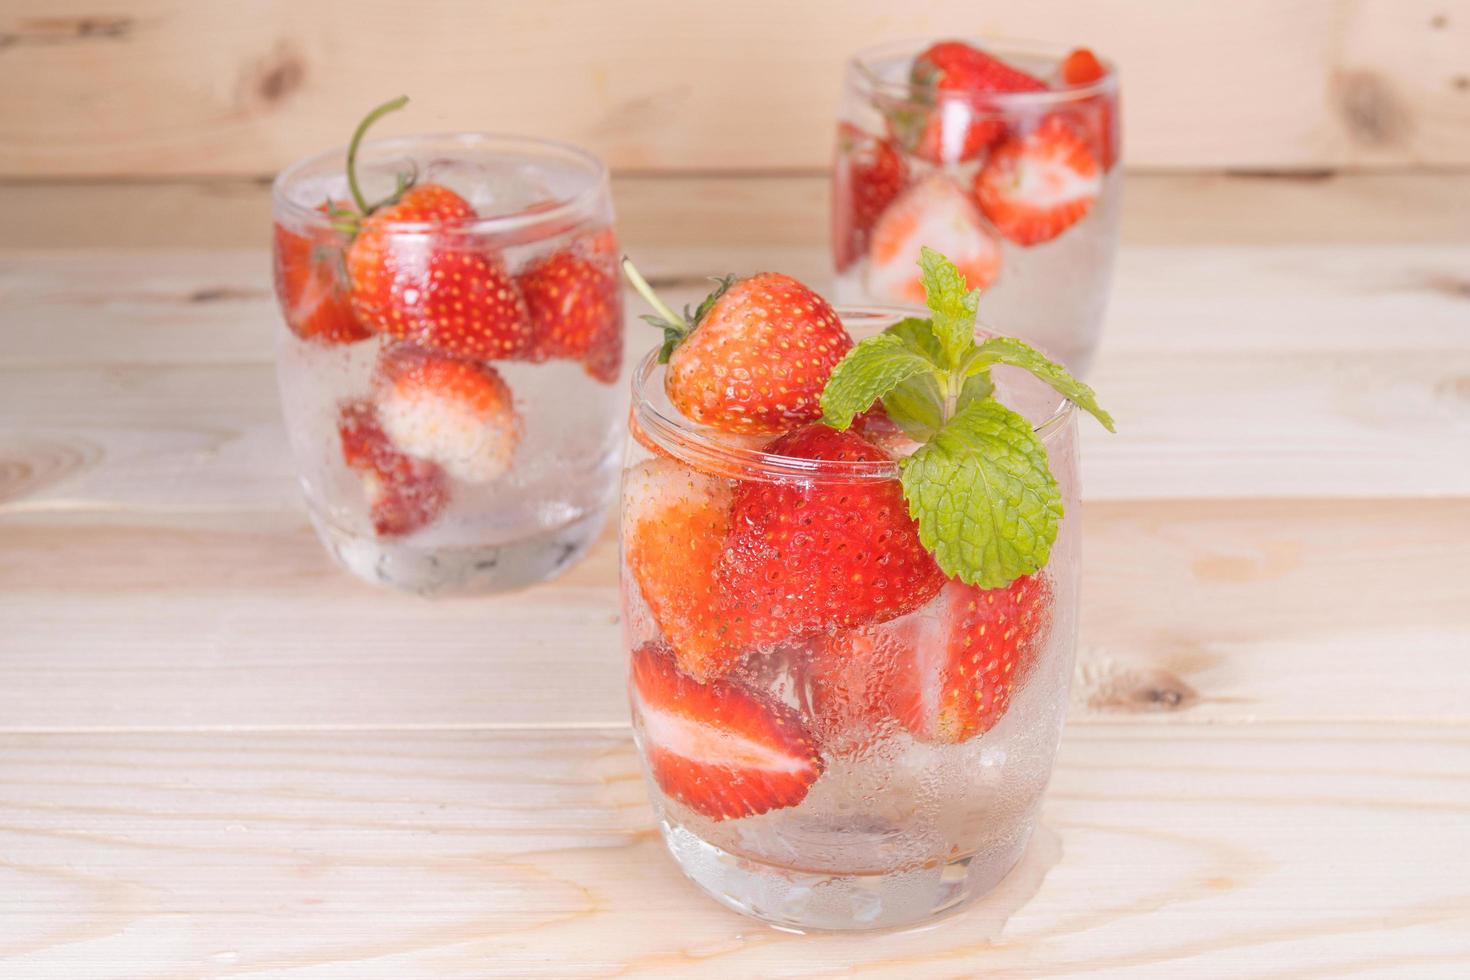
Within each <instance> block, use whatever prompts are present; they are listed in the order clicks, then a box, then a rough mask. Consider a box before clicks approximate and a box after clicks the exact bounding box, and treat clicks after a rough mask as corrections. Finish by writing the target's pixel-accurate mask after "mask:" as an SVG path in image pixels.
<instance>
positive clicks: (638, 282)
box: [623, 255, 684, 324]
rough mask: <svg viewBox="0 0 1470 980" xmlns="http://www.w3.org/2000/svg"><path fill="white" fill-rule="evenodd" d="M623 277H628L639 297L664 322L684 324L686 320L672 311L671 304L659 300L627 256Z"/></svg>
mask: <svg viewBox="0 0 1470 980" xmlns="http://www.w3.org/2000/svg"><path fill="white" fill-rule="evenodd" d="M623 275H625V276H627V277H628V282H630V283H632V284H633V288H634V289H636V290H637V291H638V295H639V296H642V297H643V301H644V302H646V303H647V304H648V305H649V306H651V307H653V309H654V312H655V313H657V314H658V315H659V316H660V317H662V318H663V319H664V321H666V322H667V323H671V324H674V323H683V322H684V318H683V317H681V316H680V315H679V314H677V313H675V312H674V311H673V310H672V309H670V308H669V304H667V303H665V302H664V301H663V300H661V299H659V298H658V293H655V292H654V291H653V287H652V286H650V285H649V284H648V280H647V279H644V278H643V275H642V273H640V272H639V271H638V268H637V267H636V266H635V265H633V260H632V259H630V258H628V257H627V256H626V255H625V256H623Z"/></svg>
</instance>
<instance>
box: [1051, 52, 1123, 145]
mask: <svg viewBox="0 0 1470 980" xmlns="http://www.w3.org/2000/svg"><path fill="white" fill-rule="evenodd" d="M1058 74H1059V76H1060V82H1061V84H1062V85H1091V84H1093V83H1094V82H1099V81H1102V80H1103V79H1104V78H1106V77H1107V75H1108V69H1107V67H1106V66H1105V65H1103V63H1102V62H1101V61H1099V60H1098V58H1097V55H1095V54H1093V53H1092V52H1091V51H1089V50H1087V49H1086V48H1078V49H1077V50H1075V51H1073V52H1072V53H1071V54H1069V55H1067V57H1066V58H1065V59H1064V60H1063V61H1062V65H1061V68H1060V70H1059V71H1058ZM1077 108H1078V110H1079V112H1080V114H1081V116H1082V120H1083V123H1084V125H1085V126H1086V127H1087V130H1088V132H1089V133H1090V134H1091V135H1092V136H1093V141H1094V144H1095V145H1096V147H1097V149H1098V157H1099V158H1100V159H1101V161H1102V167H1103V169H1104V170H1111V169H1113V164H1114V163H1115V162H1117V159H1118V149H1117V147H1118V131H1117V126H1118V124H1117V113H1118V97H1117V95H1116V94H1112V93H1109V94H1100V95H1097V96H1095V97H1093V98H1090V99H1088V100H1086V102H1085V103H1083V104H1081V105H1079V106H1078V107H1077Z"/></svg>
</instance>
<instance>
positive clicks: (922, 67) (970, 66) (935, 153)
mask: <svg viewBox="0 0 1470 980" xmlns="http://www.w3.org/2000/svg"><path fill="white" fill-rule="evenodd" d="M909 81H910V83H911V84H912V85H913V87H914V90H915V93H916V95H917V97H918V98H919V99H920V100H921V101H924V102H929V103H932V108H930V109H928V110H927V111H926V112H924V113H923V115H922V117H921V119H922V127H921V128H920V130H919V133H918V136H917V138H916V139H915V140H914V141H913V147H914V153H915V154H916V155H917V156H919V157H920V158H921V159H924V160H927V161H928V162H930V163H934V164H939V165H944V164H953V163H964V162H966V161H969V160H973V159H975V158H976V157H978V156H980V154H981V153H983V152H984V151H985V148H986V147H988V146H990V145H991V144H993V143H994V142H995V141H996V140H998V139H1000V138H1001V137H1002V136H1004V135H1005V132H1006V123H1005V119H1004V118H1003V116H1002V115H1001V111H1000V109H999V107H998V105H997V103H996V100H995V99H993V98H985V96H986V95H987V94H992V95H993V94H1000V93H1006V92H1041V91H1045V89H1046V83H1045V82H1043V81H1041V80H1040V79H1039V78H1035V77H1033V76H1032V75H1029V74H1027V73H1026V72H1024V71H1021V70H1020V69H1019V68H1014V67H1012V66H1011V65H1008V64H1006V63H1005V62H1004V61H1001V60H1000V59H999V58H994V57H992V56H990V55H988V54H986V53H985V52H984V51H981V50H979V49H978V48H975V47H972V46H971V45H968V44H966V43H964V42H963V41H940V42H939V43H938V44H935V45H932V46H931V47H929V48H928V49H927V50H925V51H924V52H922V53H921V54H920V55H919V56H918V57H917V58H915V59H914V63H913V66H912V67H911V68H910V70H909ZM909 115H911V110H910V111H900V112H899V113H898V114H897V116H898V118H897V120H896V122H897V125H898V126H899V128H903V127H904V126H909V127H912V121H911V120H910V119H908V118H907V116H909Z"/></svg>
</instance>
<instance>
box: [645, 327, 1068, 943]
mask: <svg viewBox="0 0 1470 980" xmlns="http://www.w3.org/2000/svg"><path fill="white" fill-rule="evenodd" d="M839 314H840V315H841V316H842V318H843V322H844V325H845V326H846V327H847V329H848V331H849V332H850V333H851V334H852V336H853V338H854V340H861V339H862V338H863V337H866V336H870V335H872V334H874V333H876V332H878V331H881V330H882V329H883V328H885V327H887V326H889V325H890V324H892V323H893V322H895V320H897V319H899V318H900V317H902V316H903V315H905V314H903V313H901V312H899V311H896V310H893V309H874V308H868V309H853V308H847V309H840V310H839ZM663 374H664V369H663V367H662V366H661V365H659V364H658V363H657V361H656V357H655V356H654V355H653V354H650V355H649V356H648V357H646V358H644V360H643V362H642V363H641V364H640V365H639V366H638V367H637V368H636V369H635V371H634V375H633V382H632V389H633V403H632V412H631V420H630V422H631V424H630V428H631V431H632V435H633V438H632V439H630V440H629V442H628V454H627V459H626V468H625V470H624V474H623V520H622V572H621V581H622V590H623V608H624V627H625V639H626V644H627V648H628V651H629V658H630V672H629V696H630V701H631V709H632V715H633V731H634V736H635V739H636V741H637V744H638V748H639V752H640V755H641V758H642V761H643V763H644V770H645V774H646V775H647V777H648V786H649V794H650V797H651V798H652V801H653V808H654V812H655V814H656V815H657V818H658V820H659V825H660V827H661V829H662V832H663V835H664V840H665V842H666V843H667V845H668V848H669V850H670V851H671V852H672V854H673V856H674V859H675V861H677V862H678V864H679V866H680V868H681V869H682V870H683V871H684V873H685V874H686V875H688V876H689V877H690V878H691V879H693V880H694V882H695V883H696V884H698V885H699V886H700V887H701V888H702V889H704V890H705V891H706V892H708V893H709V894H710V895H712V896H713V897H714V898H716V899H717V900H719V901H720V902H722V903H724V904H725V905H727V906H729V907H731V908H733V909H736V910H738V911H741V912H745V913H748V914H750V915H753V916H756V917H758V918H761V919H764V920H765V921H767V922H769V923H772V924H774V925H776V926H780V927H783V928H788V929H794V930H805V929H867V928H879V927H891V926H900V925H906V924H912V923H917V922H921V921H924V920H926V919H929V918H931V917H934V916H936V915H939V914H941V913H943V912H945V911H947V910H951V909H955V908H957V907H959V906H960V905H962V904H963V903H965V902H966V901H968V900H970V899H972V898H975V897H976V896H979V895H982V894H984V893H985V892H987V891H989V890H990V889H991V888H993V887H994V886H995V885H996V884H997V883H999V882H1000V881H1001V879H1002V878H1004V877H1005V875H1006V874H1007V873H1008V872H1009V871H1010V870H1011V869H1012V868H1013V867H1014V866H1015V865H1016V863H1017V862H1018V861H1019V860H1020V858H1021V855H1022V852H1023V851H1024V850H1025V848H1026V844H1027V841H1028V839H1029V838H1030V836H1031V832H1032V829H1033V827H1034V825H1035V821H1036V817H1037V812H1038V809H1039V807H1040V804H1041V799H1042V794H1043V791H1044V790H1045V788H1046V785H1047V781H1048V779H1049V778H1050V774H1051V769H1052V762H1053V757H1054V755H1055V752H1056V748H1057V744H1058V740H1059V738H1060V733H1061V727H1062V722H1063V717H1064V715H1065V712H1066V706H1067V691H1068V685H1069V682H1070V679H1071V676H1072V667H1073V657H1074V652H1075V649H1074V648H1075V643H1076V630H1077V576H1078V551H1077V549H1078V542H1077V534H1078V525H1077V499H1078V484H1077V434H1076V423H1075V419H1074V411H1073V408H1072V405H1071V403H1070V402H1065V401H1059V399H1058V397H1057V395H1056V393H1055V392H1054V391H1052V390H1051V389H1050V388H1048V387H1047V386H1046V385H1045V384H1043V383H1042V382H1040V381H1038V380H1037V379H1036V378H1035V377H1033V376H1032V375H1030V374H1027V373H1024V372H1020V371H1016V370H1014V369H1011V368H1006V367H999V366H997V367H996V368H994V377H995V381H996V384H997V388H998V391H999V397H1000V398H1001V400H1002V401H1004V402H1005V403H1006V404H1008V405H1010V406H1011V407H1013V408H1015V409H1016V410H1017V411H1019V412H1021V413H1022V414H1023V415H1025V416H1026V417H1028V418H1030V419H1032V420H1033V421H1034V423H1035V426H1036V430H1037V432H1038V433H1039V434H1040V435H1041V437H1042V440H1043V442H1044V444H1045V447H1046V451H1047V454H1048V457H1049V462H1050V466H1051V470H1052V472H1053V473H1054V474H1055V476H1056V479H1057V481H1058V483H1059V486H1060V489H1061V492H1062V495H1063V501H1064V507H1065V516H1064V518H1063V520H1062V522H1061V525H1060V529H1059V532H1058V536H1057V539H1056V542H1055V544H1054V546H1053V549H1052V551H1051V555H1050V559H1049V562H1048V564H1047V566H1046V567H1045V568H1043V569H1041V570H1040V571H1038V572H1036V573H1034V574H1033V575H1031V576H1028V577H1025V578H1023V579H1021V580H1017V582H1016V583H1014V584H1013V585H1012V586H1011V587H1010V588H1009V589H998V590H992V591H991V592H984V591H982V590H978V589H972V588H971V587H969V586H964V585H963V584H962V583H958V582H956V581H950V582H947V583H946V584H945V585H944V586H943V588H941V589H940V591H939V592H938V594H937V595H936V596H935V597H934V598H933V599H932V600H930V601H928V602H927V603H926V604H924V605H923V606H922V607H921V608H919V609H918V610H917V611H914V612H910V613H907V614H906V615H903V616H899V617H897V618H893V619H889V620H888V621H886V622H868V623H864V624H861V625H857V626H853V627H851V628H848V629H829V630H824V631H819V632H815V633H802V634H797V635H790V636H784V637H780V638H778V639H775V640H772V641H768V642H763V643H762V644H759V645H756V646H753V647H751V648H745V649H741V650H740V651H739V659H738V661H736V662H735V664H734V666H733V667H726V668H722V670H724V672H723V673H720V674H719V675H718V676H707V677H704V678H702V679H700V678H697V677H696V676H693V674H696V673H699V672H701V671H702V670H703V669H704V668H705V667H706V666H707V665H708V664H710V663H712V662H713V661H711V660H704V661H701V660H700V659H699V658H693V659H692V660H691V661H689V663H692V664H693V665H694V666H695V667H696V668H699V669H697V670H694V671H692V672H690V671H688V670H686V669H683V668H684V667H685V666H687V665H686V662H685V661H684V660H682V659H679V660H676V658H675V657H673V656H672V655H671V654H672V648H673V647H674V646H675V645H682V646H684V647H687V648H698V647H700V646H701V645H703V646H704V647H705V649H710V648H711V647H713V646H718V645H719V643H720V642H721V639H722V637H721V636H717V635H715V634H718V633H720V632H721V631H722V630H723V629H724V625H723V621H722V620H721V619H720V618H719V617H715V618H713V619H705V620H700V619H699V618H698V617H697V616H684V617H683V618H682V623H681V624H679V629H678V630H677V631H676V629H675V628H673V627H674V625H675V623H676V622H677V618H676V617H671V616H669V615H666V614H661V613H660V612H656V611H655V607H656V606H657V607H658V608H659V609H661V610H664V612H665V613H667V610H668V609H669V600H670V597H669V596H667V595H660V596H651V595H648V594H645V591H644V587H643V586H642V585H641V584H640V581H641V580H640V578H639V573H638V571H635V569H634V562H635V561H639V562H644V561H647V560H648V559H647V558H646V557H645V556H644V555H643V554H642V553H640V549H643V550H644V551H651V552H656V551H657V549H659V548H660V547H661V546H666V547H667V548H672V549H677V550H678V551H679V554H678V559H677V560H678V562H679V566H678V576H679V578H678V580H677V587H678V588H681V589H683V590H684V591H683V594H682V595H681V596H675V597H673V598H674V599H675V600H677V601H679V602H682V603H683V606H682V609H683V610H684V611H685V612H688V611H689V610H691V609H694V610H707V609H712V608H717V607H719V605H720V603H721V602H722V601H723V599H724V597H723V596H721V595H720V594H719V593H720V591H721V589H722V588H723V585H722V580H721V578H720V572H719V571H718V570H719V569H721V568H723V567H724V566H723V565H722V564H721V563H722V562H725V561H727V560H729V559H730V558H731V557H732V554H733V550H734V546H733V545H731V543H730V542H731V540H732V538H731V537H730V536H729V532H728V531H726V532H725V533H726V536H725V537H724V538H720V537H719V536H718V535H719V529H722V528H735V527H737V526H738V523H739V520H740V516H739V514H740V511H739V507H740V504H739V501H740V500H741V499H742V497H741V495H742V494H745V493H749V492H751V490H752V488H755V487H760V488H765V487H784V488H798V489H800V490H803V491H810V492H812V493H817V494H824V495H826V496H825V498H824V500H825V501H826V502H827V503H830V502H832V501H833V500H838V499H840V498H842V497H843V496H844V495H854V494H856V495H862V494H868V493H869V492H870V491H874V492H877V493H879V494H890V499H891V494H894V493H897V492H898V490H897V486H896V481H897V478H898V465H897V463H896V462H894V461H887V460H860V461H836V462H831V461H820V462H819V461H813V460H809V459H797V458H793V457H782V456H775V455H771V454H769V453H766V452H764V451H763V448H762V447H763V446H764V445H765V444H766V443H767V442H768V441H769V440H768V439H762V438H760V437H736V436H730V435H726V434H721V433H718V432H715V431H713V430H709V429H703V428H700V427H699V426H696V425H694V424H693V423H691V422H690V421H689V420H688V419H686V418H684V417H683V416H682V415H680V413H679V412H678V411H677V410H675V409H674V408H673V407H672V406H671V405H670V404H669V402H668V401H667V399H666V397H665V395H664V387H663ZM865 435H867V436H868V438H869V439H870V441H873V442H874V443H876V444H878V445H880V446H882V447H883V448H884V449H885V451H886V452H888V453H890V454H892V455H893V456H894V457H895V459H896V458H897V457H899V456H901V455H902V454H903V453H904V452H905V451H906V449H911V448H912V446H911V445H910V444H906V443H905V442H904V439H903V437H902V435H901V434H900V433H898V432H896V431H895V430H892V429H885V428H883V427H881V426H875V427H871V428H868V429H867V430H866V432H865ZM880 488H884V489H880ZM650 494H654V495H657V496H658V497H660V498H661V499H656V500H653V501H650V500H649V499H648V497H649V495H650ZM747 499H748V498H747ZM807 499H808V500H809V501H814V500H815V499H816V498H807ZM900 506H901V503H900ZM650 508H654V512H655V513H657V514H658V515H659V516H658V520H657V521H654V522H649V521H648V520H647V515H648V513H649V512H650ZM658 508H662V509H658ZM820 510H821V508H820V507H809V508H807V513H809V514H810V513H813V512H819V511H820ZM860 513H863V511H860ZM866 513H875V512H874V511H866ZM904 519H907V513H906V512H905V513H904ZM794 520H795V521H797V522H798V523H799V522H800V520H801V518H800V516H799V513H798V514H797V516H796V517H795V518H794ZM859 523H860V524H861V523H862V521H861V518H860V519H859ZM712 527H713V528H715V529H716V535H715V536H714V537H713V538H705V537H704V535H706V534H707V533H708V532H709V530H710V529H711V528H712ZM644 529H651V530H648V531H645V530H644ZM828 530H829V529H828V528H826V527H824V526H823V525H822V522H821V520H820V519H817V520H815V521H812V520H811V519H808V521H807V524H806V525H805V526H803V527H802V528H801V530H800V531H799V532H798V533H797V534H796V536H794V537H792V538H791V539H790V547H791V549H792V552H789V553H787V555H786V558H787V559H788V560H790V561H792V562H793V563H797V564H799V563H800V561H801V557H802V556H801V555H799V554H795V553H794V552H795V551H796V550H797V549H800V548H801V547H802V542H803V541H804V540H805V541H807V542H808V543H810V542H811V541H812V540H814V539H815V538H816V537H817V536H820V535H823V534H826V533H827V532H828ZM645 533H650V534H651V535H652V537H651V538H649V539H647V540H642V539H639V538H638V537H637V536H639V535H643V534H645ZM861 533H866V528H864V529H863V532H861ZM872 533H873V539H872V542H871V544H872V547H873V548H874V549H875V551H874V552H873V553H872V555H871V556H870V557H871V559H872V561H871V563H870V564H869V566H868V567H869V568H871V569H875V570H876V574H878V575H882V574H883V571H882V570H883V568H884V567H885V551H884V542H883V538H882V536H880V535H879V534H878V532H877V531H873V532H872ZM803 535H807V537H803ZM702 541H713V542H714V543H713V544H701V542H702ZM865 546H866V542H864V544H862V545H859V547H865ZM716 552H718V553H716ZM712 568H713V569H716V570H717V571H716V572H715V573H714V574H713V575H710V574H709V572H710V569H712ZM738 601H739V600H738V597H737V602H738ZM775 601H776V602H779V601H780V599H779V598H778V599H776V600H775ZM758 613H759V611H757V614H758ZM690 622H694V623H699V622H704V623H706V624H707V625H708V628H707V629H706V630H705V631H704V632H703V633H702V634H700V633H699V632H698V631H696V633H695V634H693V635H691V633H690V631H689V629H688V626H689V623H690ZM987 631H990V632H989V636H990V638H991V640H992V641H995V642H1001V643H1006V644H1008V645H1009V646H1011V647H1015V648H1016V649H1017V650H1018V651H1019V652H1018V654H1017V656H1016V658H1015V662H1014V665H1013V668H1014V669H1012V665H1010V664H1009V663H1007V664H997V663H994V662H992V663H984V664H980V665H978V666H979V667H980V669H981V670H984V671H988V672H989V673H988V674H987V676H988V677H993V678H995V679H996V680H997V684H998V686H987V687H986V688H985V690H986V691H987V695H986V700H985V702H984V703H983V704H980V705H979V707H980V709H981V714H980V719H979V720H978V721H976V720H975V718H974V717H973V716H970V718H971V720H970V724H969V726H968V727H963V726H962V727H960V728H959V729H956V728H955V727H954V725H953V724H951V723H950V718H949V716H947V715H946V714H945V711H944V710H936V704H937V703H938V702H935V701H934V699H935V698H936V697H942V692H941V691H940V690H938V686H939V685H940V684H941V683H945V682H943V681H942V678H941V677H940V675H939V673H938V672H937V671H938V669H939V668H938V666H937V665H939V664H941V663H943V662H944V660H945V657H946V654H947V653H948V652H950V651H952V650H954V649H957V647H955V646H953V644H959V645H961V646H964V645H968V644H969V643H970V642H971V640H976V641H981V642H983V638H984V637H985V636H986V635H987ZM1008 631H1009V632H1008ZM997 633H999V635H1000V636H1001V637H1002V638H1003V639H1001V640H998V641H997V640H996V634H997ZM1013 635H1014V636H1018V637H1024V638H1027V639H1018V638H1013ZM900 706H905V707H903V708H902V709H900ZM915 707H917V708H918V710H917V711H910V710H909V709H911V708H915ZM740 733H751V735H750V737H749V738H746V737H744V736H743V735H742V734H740ZM773 743H774V744H775V745H777V746H780V750H779V751H773V750H772V748H771V745H772V744H773ZM803 793H804V795H803ZM775 797H779V798H780V803H781V804H782V805H777V806H773V807H770V808H766V809H763V810H762V808H763V807H764V806H765V805H766V803H768V802H769V801H770V800H771V799H773V798H775ZM750 801H755V805H754V806H752V805H750ZM747 810H749V811H757V812H749V813H746V812H745V811H747Z"/></svg>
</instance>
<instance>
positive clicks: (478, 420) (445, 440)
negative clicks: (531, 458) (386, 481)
mask: <svg viewBox="0 0 1470 980" xmlns="http://www.w3.org/2000/svg"><path fill="white" fill-rule="evenodd" d="M373 384H374V394H375V396H376V399H377V403H378V413H379V416H380V417H381V419H382V422H383V429H384V431H386V432H387V433H388V435H389V437H390V438H392V440H393V442H394V444H395V445H397V446H398V447H399V448H401V449H403V450H404V451H405V452H408V453H411V454H413V455H415V456H419V457H422V458H424V459H429V460H433V461H434V462H436V463H438V464H440V465H441V466H443V467H444V468H445V469H446V470H448V471H449V473H450V474H451V475H452V476H454V477H456V478H458V479H460V480H464V481H466V482H468V483H488V482H489V481H491V480H495V479H498V478H499V477H501V476H502V475H504V474H505V472H506V471H507V470H508V469H510V465H511V460H512V457H513V456H514V455H515V450H516V445H517V444H518V443H519V442H520V438H521V419H520V415H519V414H518V413H517V412H516V410H515V406H514V404H513V403H512V401H511V394H510V388H509V387H507V386H506V383H505V381H504V380H503V379H502V378H501V377H500V374H499V373H498V372H497V371H496V370H495V369H494V368H493V367H491V366H490V365H488V364H478V363H474V362H471V361H461V360H459V359H457V358H453V357H445V356H444V355H443V354H438V353H435V352H433V351H427V350H423V349H421V348H417V347H414V346H412V345H409V344H394V345H392V346H389V347H385V348H384V349H383V353H382V355H381V356H380V357H379V359H378V370H377V374H376V376H375V377H374V379H373Z"/></svg>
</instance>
